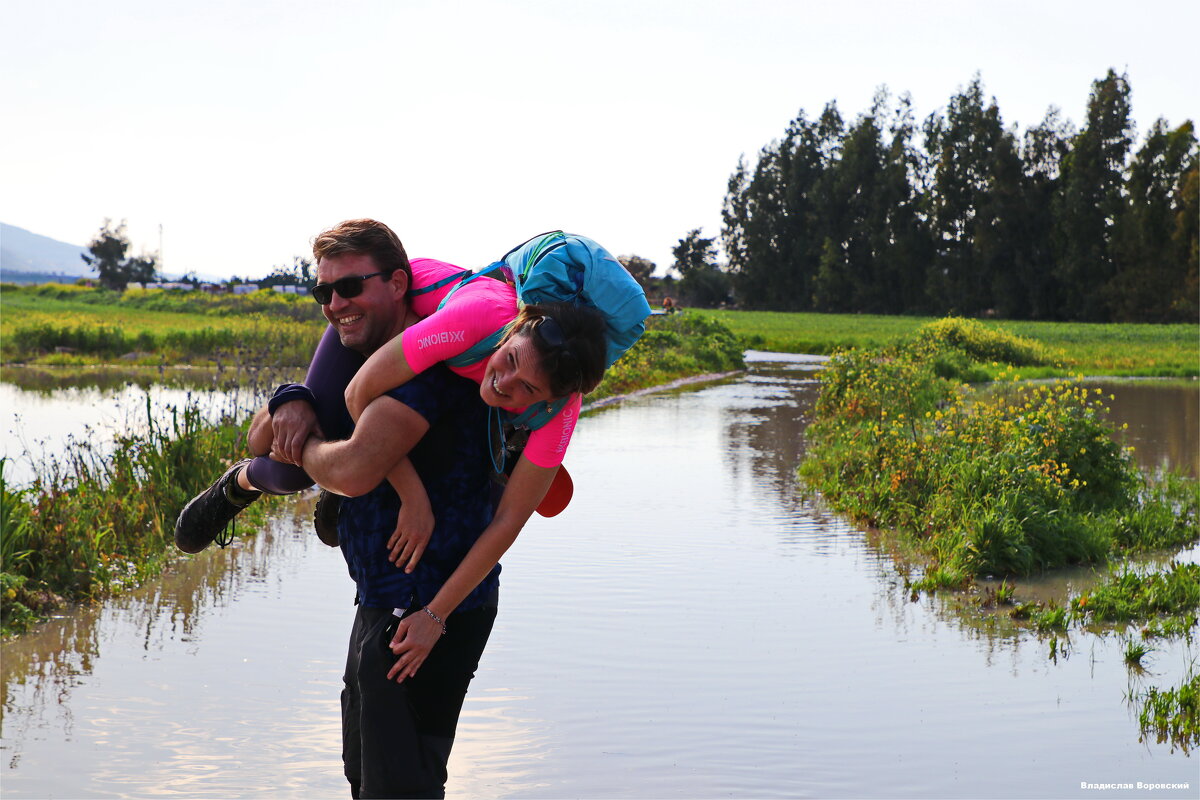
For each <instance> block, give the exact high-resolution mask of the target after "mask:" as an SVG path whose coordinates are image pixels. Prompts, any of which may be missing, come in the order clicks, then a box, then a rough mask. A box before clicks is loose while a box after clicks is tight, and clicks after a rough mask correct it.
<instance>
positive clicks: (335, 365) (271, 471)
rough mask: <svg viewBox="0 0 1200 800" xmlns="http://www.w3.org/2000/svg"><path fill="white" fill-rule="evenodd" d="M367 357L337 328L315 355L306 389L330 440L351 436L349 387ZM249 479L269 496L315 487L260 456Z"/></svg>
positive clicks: (290, 467) (296, 471)
mask: <svg viewBox="0 0 1200 800" xmlns="http://www.w3.org/2000/svg"><path fill="white" fill-rule="evenodd" d="M363 360H364V359H363V357H362V356H361V355H359V354H358V353H357V352H355V351H353V350H351V349H349V348H348V347H345V346H343V345H342V342H341V340H340V339H339V338H338V335H337V331H335V330H334V329H333V326H329V327H327V328H326V329H325V333H324V335H323V336H322V337H321V343H320V344H318V345H317V350H316V352H315V353H314V354H313V359H312V362H311V363H310V364H309V367H308V373H307V374H306V375H305V376H304V385H305V386H307V387H308V389H309V391H311V392H312V393H313V397H314V399H315V402H314V404H313V410H314V411H316V412H317V423H318V424H319V425H320V426H321V430H322V431H323V432H324V433H325V436H326V438H329V439H343V438H345V437H346V436H349V435H350V430H351V427H352V422H351V419H350V414H349V412H347V411H346V398H345V395H346V387H347V386H348V385H349V384H350V380H351V378H353V377H354V373H356V372H358V368H359V367H361V366H362V364H363ZM246 478H247V479H248V480H249V482H250V483H251V484H252V485H253V486H254V487H255V488H257V489H259V490H261V491H264V492H266V493H267V494H292V493H293V492H298V491H300V490H302V489H307V488H308V487H310V486H312V485H313V480H312V478H310V477H309V476H308V473H306V472H305V471H304V470H303V469H301V468H300V467H297V466H295V465H294V464H284V463H281V462H279V461H274V460H272V459H271V458H269V457H267V456H259V457H258V458H256V459H254V460H253V461H251V462H250V464H249V466H248V467H247V468H246Z"/></svg>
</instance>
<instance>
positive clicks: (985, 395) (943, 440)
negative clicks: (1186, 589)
mask: <svg viewBox="0 0 1200 800" xmlns="http://www.w3.org/2000/svg"><path fill="white" fill-rule="evenodd" d="M1046 357H1047V356H1046V353H1045V350H1044V349H1043V348H1041V347H1040V346H1039V345H1038V344H1037V343H1035V342H1032V341H1030V340H1023V339H1020V338H1017V337H1012V336H1009V335H1006V334H1001V333H997V332H995V331H992V330H989V329H987V328H985V327H984V326H981V325H978V324H976V323H971V322H969V321H966V322H958V323H955V322H945V321H942V322H937V323H931V324H930V325H928V326H927V327H926V328H924V329H922V330H921V331H919V332H918V334H917V335H916V336H913V337H909V338H907V339H904V340H901V341H900V342H898V343H896V344H893V345H891V346H888V347H885V348H880V349H875V350H851V351H846V352H843V353H840V354H838V355H836V356H835V357H834V358H833V359H832V360H831V361H830V363H829V365H828V367H827V369H826V370H824V371H823V373H822V390H821V395H820V398H819V400H818V401H817V405H816V409H815V412H816V421H815V422H814V423H813V425H812V426H810V428H809V431H808V436H809V439H810V442H811V446H810V447H809V457H808V458H807V459H806V461H805V462H804V464H802V465H801V468H800V475H801V477H802V478H803V479H804V480H805V481H807V482H808V484H809V485H810V486H812V487H813V488H815V489H818V490H819V491H820V492H821V493H822V495H823V496H824V497H825V498H826V500H827V501H828V502H830V503H831V504H832V505H833V506H834V507H835V508H837V509H838V510H840V511H843V512H845V513H847V514H849V515H850V516H852V517H854V518H856V519H859V520H862V521H865V522H867V523H869V524H871V525H875V526H881V527H886V528H889V529H894V530H897V531H900V532H903V533H905V534H907V535H908V536H909V537H910V538H911V539H912V541H913V542H914V543H915V544H917V545H919V546H920V548H921V550H922V551H923V552H925V553H926V555H927V557H928V559H929V566H928V569H927V570H926V571H925V579H924V582H925V585H926V586H930V587H936V586H940V585H956V586H957V585H963V584H965V583H967V582H969V581H970V580H971V579H972V578H973V577H975V576H978V575H984V574H994V575H1027V574H1030V573H1032V572H1034V571H1038V570H1044V569H1051V568H1054V567H1060V566H1064V565H1068V564H1081V563H1095V562H1101V561H1105V560H1107V559H1109V558H1111V557H1113V556H1116V555H1118V554H1120V553H1123V552H1144V551H1149V550H1156V549H1163V548H1171V547H1179V546H1181V545H1183V544H1186V543H1189V542H1193V541H1195V540H1196V538H1197V529H1196V522H1197V503H1198V499H1197V490H1196V484H1195V482H1194V481H1184V480H1181V479H1172V480H1167V481H1165V482H1163V483H1161V484H1151V483H1150V482H1149V481H1148V479H1147V478H1146V477H1145V476H1143V475H1142V473H1141V472H1139V470H1138V469H1137V467H1136V466H1135V465H1134V463H1133V461H1132V458H1131V457H1130V455H1129V453H1128V452H1126V451H1124V450H1122V449H1121V447H1120V446H1119V445H1117V443H1116V442H1115V441H1114V439H1113V436H1112V433H1113V432H1112V431H1111V430H1110V429H1109V428H1108V427H1107V424H1106V423H1105V422H1104V411H1105V408H1104V405H1103V403H1104V401H1103V398H1101V397H1099V396H1098V390H1095V389H1088V388H1087V387H1084V386H1082V385H1080V384H1078V383H1076V382H1073V381H1059V382H1054V383H1050V384H1045V383H1039V384H1029V383H1024V382H1019V381H1018V379H1019V378H1020V377H1021V374H1023V373H1024V372H1025V370H1026V368H1027V367H1031V366H1037V365H1039V364H1040V363H1044V359H1045V358H1046ZM996 363H1005V364H1007V365H1009V367H1008V369H1009V372H1007V373H1005V378H1006V380H1005V382H1004V385H1002V387H1001V388H1000V390H997V389H989V390H987V391H984V390H979V389H972V388H970V386H968V385H967V384H965V383H963V382H962V379H963V378H964V377H968V378H971V379H974V378H976V377H977V373H978V371H979V370H980V368H981V366H982V365H985V364H986V365H991V364H996ZM1014 364H1019V365H1022V366H1021V367H1020V372H1016V371H1013V367H1012V365H1014Z"/></svg>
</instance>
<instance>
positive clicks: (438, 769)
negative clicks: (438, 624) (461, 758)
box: [342, 606, 496, 798]
mask: <svg viewBox="0 0 1200 800" xmlns="http://www.w3.org/2000/svg"><path fill="white" fill-rule="evenodd" d="M412 610H419V609H410V613H411V611H412ZM396 621H397V620H396V617H395V616H394V615H393V614H392V612H391V610H389V609H381V608H367V607H364V606H359V607H358V612H357V614H355V617H354V627H353V629H352V630H351V632H350V650H349V653H348V654H347V656H346V674H345V675H344V676H343V679H342V680H343V681H344V682H345V686H344V687H343V689H342V764H343V766H344V769H345V773H346V780H348V781H350V792H351V795H352V796H353V797H364V798H365V797H434V798H441V797H445V795H446V762H447V760H448V759H449V758H450V748H451V747H452V746H453V744H454V732H455V729H456V728H457V727H458V715H459V712H460V711H461V710H462V704H463V699H464V698H465V697H466V694H467V686H469V685H470V683H471V679H472V678H474V677H475V670H476V669H478V667H479V658H480V656H481V655H482V654H483V648H484V647H485V646H486V645H487V640H488V636H489V635H490V634H491V632H492V625H493V623H495V621H496V608H495V607H494V606H492V607H485V608H479V609H472V610H471V611H460V612H457V613H454V614H451V615H450V617H449V618H448V619H447V620H446V635H445V636H443V637H442V638H441V639H439V640H438V643H437V644H436V645H434V648H433V650H431V651H430V653H429V657H428V658H427V659H425V663H424V664H422V665H421V668H420V670H419V671H418V672H417V674H416V675H415V676H414V677H411V678H408V679H407V680H405V681H404V683H396V682H395V681H394V680H393V681H389V680H388V679H387V673H388V670H389V669H391V668H392V665H394V664H395V663H396V656H395V655H393V654H392V651H391V648H389V647H388V643H389V642H390V641H391V638H392V634H393V633H395V630H396Z"/></svg>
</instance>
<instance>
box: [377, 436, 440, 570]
mask: <svg viewBox="0 0 1200 800" xmlns="http://www.w3.org/2000/svg"><path fill="white" fill-rule="evenodd" d="M388 483H390V484H391V485H392V488H393V489H395V490H396V494H398V495H399V496H400V513H399V514H398V515H397V516H396V530H395V531H394V532H393V533H392V535H391V537H390V538H389V539H388V543H387V546H388V547H389V548H390V549H391V551H392V552H391V555H390V556H389V558H390V559H391V562H392V563H393V564H395V565H396V566H397V567H399V566H401V564H403V565H404V566H403V569H404V571H405V572H412V571H413V570H414V569H416V566H417V562H418V561H420V560H421V556H422V555H424V553H425V548H426V546H428V545H429V538H430V537H431V536H432V535H433V525H434V518H433V508H432V507H431V506H430V504H429V495H428V494H427V493H426V492H425V484H423V483H421V476H420V475H418V474H417V470H416V468H415V467H413V465H412V462H411V461H409V460H408V456H405V457H404V458H402V459H400V462H399V463H398V464H396V466H394V467H392V469H391V471H390V472H389V473H388ZM405 562H407V563H405Z"/></svg>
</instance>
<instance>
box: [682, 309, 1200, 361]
mask: <svg viewBox="0 0 1200 800" xmlns="http://www.w3.org/2000/svg"><path fill="white" fill-rule="evenodd" d="M695 313H697V314H700V315H702V316H705V317H708V318H710V319H716V320H720V321H721V322H722V323H723V324H725V325H726V326H728V328H729V329H730V330H731V331H733V333H734V334H736V335H737V336H740V337H743V338H745V339H746V340H747V341H748V342H749V343H750V346H751V347H753V348H756V349H759V350H772V351H778V352H784V353H815V354H825V355H828V354H832V353H833V352H835V351H836V350H838V349H844V348H849V347H862V348H878V347H882V346H884V345H887V344H889V343H892V342H894V341H895V340H896V339H898V338H901V337H905V336H910V335H913V334H915V333H916V332H917V331H918V329H920V328H921V327H922V326H924V325H926V324H928V323H930V322H933V321H934V318H931V317H890V316H877V315H870V314H811V313H784V312H775V311H725V310H706V309H697V310H696V311H695ZM981 324H982V325H984V326H986V327H988V328H991V329H994V330H998V331H1004V332H1008V333H1011V334H1014V335H1017V336H1021V337H1024V338H1026V339H1030V340H1033V341H1034V342H1036V343H1038V344H1039V345H1041V346H1042V347H1044V348H1045V349H1046V350H1047V351H1049V352H1051V353H1054V354H1055V355H1056V359H1057V361H1058V363H1048V364H1045V365H1043V366H1039V367H1038V368H1036V369H1033V370H1030V371H1028V372H1027V373H1026V376H1027V377H1030V378H1034V377H1064V376H1067V375H1071V374H1075V373H1083V374H1087V375H1117V376H1161V377H1194V376H1197V375H1200V328H1198V327H1197V326H1196V325H1183V324H1176V325H1142V324H1090V323H1081V322H1028V321H991V320H988V321H985V322H982V323H981Z"/></svg>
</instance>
